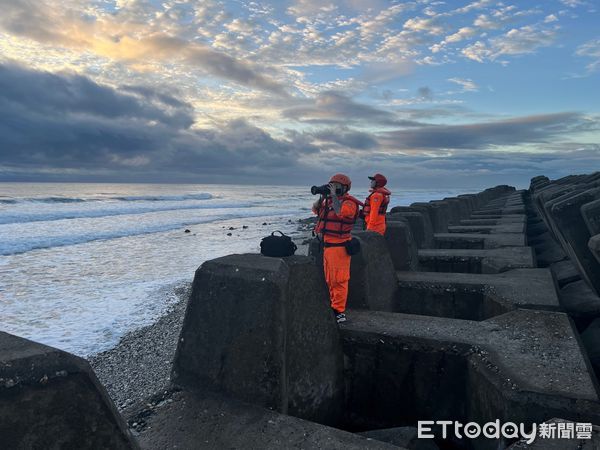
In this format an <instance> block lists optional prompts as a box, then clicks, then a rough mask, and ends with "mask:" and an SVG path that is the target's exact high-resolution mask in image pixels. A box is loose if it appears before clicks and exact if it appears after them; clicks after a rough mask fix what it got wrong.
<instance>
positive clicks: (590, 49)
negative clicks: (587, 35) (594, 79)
mask: <svg viewBox="0 0 600 450" xmlns="http://www.w3.org/2000/svg"><path fill="white" fill-rule="evenodd" d="M575 54H576V55H577V56H584V57H587V58H591V60H592V61H591V62H590V63H589V64H588V65H587V67H586V68H587V70H588V72H595V71H597V70H599V69H600V38H598V39H592V40H591V41H588V42H586V43H584V44H582V45H580V46H579V47H577V50H576V51H575Z"/></svg>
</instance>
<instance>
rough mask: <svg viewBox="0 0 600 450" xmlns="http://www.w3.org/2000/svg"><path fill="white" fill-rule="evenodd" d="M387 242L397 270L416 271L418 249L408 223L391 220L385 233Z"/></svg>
mask: <svg viewBox="0 0 600 450" xmlns="http://www.w3.org/2000/svg"><path fill="white" fill-rule="evenodd" d="M385 241H386V243H387V247H388V249H389V255H390V256H391V258H392V265H393V267H394V269H395V270H416V269H417V267H418V263H419V259H418V254H417V252H418V249H417V243H416V241H415V240H414V238H413V236H412V233H411V230H410V226H409V225H408V223H405V222H403V221H398V220H390V221H389V222H388V223H387V227H386V231H385Z"/></svg>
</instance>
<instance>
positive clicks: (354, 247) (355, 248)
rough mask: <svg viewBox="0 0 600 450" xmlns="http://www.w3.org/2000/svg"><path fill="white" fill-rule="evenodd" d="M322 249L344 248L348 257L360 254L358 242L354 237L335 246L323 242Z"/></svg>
mask: <svg viewBox="0 0 600 450" xmlns="http://www.w3.org/2000/svg"><path fill="white" fill-rule="evenodd" d="M323 247H325V248H327V247H344V248H345V249H346V253H348V255H350V256H352V255H356V254H357V253H360V241H359V240H358V239H356V238H354V237H353V238H352V239H350V240H349V241H346V242H340V243H335V244H332V243H330V242H324V243H323Z"/></svg>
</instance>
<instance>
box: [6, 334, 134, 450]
mask: <svg viewBox="0 0 600 450" xmlns="http://www.w3.org/2000/svg"><path fill="white" fill-rule="evenodd" d="M0 447H2V448H5V449H15V450H17V449H57V450H58V449H67V448H73V449H89V450H93V449H137V448H138V446H137V443H136V442H135V440H134V439H133V437H132V436H131V435H130V433H129V430H128V429H127V426H126V425H125V422H124V421H123V419H122V418H121V416H120V415H119V413H118V412H117V410H116V408H115V407H114V405H113V403H112V401H111V400H110V398H109V397H108V394H107V393H106V391H105V389H104V388H103V387H102V386H101V385H100V383H99V382H98V380H97V378H96V376H95V375H94V372H93V371H92V369H91V368H90V366H89V364H88V363H87V362H86V361H85V360H83V359H81V358H78V357H76V356H74V355H71V354H69V353H66V352H63V351H61V350H57V349H55V348H52V347H47V346H45V345H41V344H38V343H36V342H32V341H29V340H27V339H23V338H20V337H17V336H13V335H11V334H8V333H3V332H0Z"/></svg>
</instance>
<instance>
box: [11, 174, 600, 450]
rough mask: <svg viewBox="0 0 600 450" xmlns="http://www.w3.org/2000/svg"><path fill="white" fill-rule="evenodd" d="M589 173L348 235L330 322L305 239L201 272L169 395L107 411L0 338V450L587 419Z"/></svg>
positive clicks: (316, 260)
mask: <svg viewBox="0 0 600 450" xmlns="http://www.w3.org/2000/svg"><path fill="white" fill-rule="evenodd" d="M597 180H598V181H600V174H598V173H596V174H592V175H581V176H574V177H566V178H565V179H560V180H554V181H552V180H548V179H547V178H544V177H536V178H534V179H532V183H531V186H530V188H529V189H528V190H520V191H518V190H515V189H514V188H511V187H509V186H497V187H494V188H490V189H487V190H485V191H483V192H480V193H478V194H469V195H460V196H457V197H453V198H445V199H442V200H436V201H431V202H427V203H424V202H420V203H414V204H412V205H410V206H400V207H396V208H393V209H392V210H391V211H390V212H389V214H388V230H387V232H386V236H385V237H382V236H379V235H377V234H374V233H371V232H364V231H361V230H360V229H357V230H356V231H355V233H354V234H355V236H356V237H357V238H358V239H360V240H361V246H362V252H361V253H360V254H359V255H357V256H355V257H353V260H352V267H351V282H350V295H349V299H348V306H349V311H348V317H349V322H348V323H346V324H342V325H341V326H339V327H338V326H337V325H336V324H335V320H334V318H333V316H332V314H331V311H330V310H329V301H328V295H327V290H326V287H325V283H324V280H323V274H322V268H321V267H320V252H319V247H318V245H315V244H313V245H311V248H310V256H294V257H289V258H266V257H263V256H261V255H256V254H243V255H229V256H225V257H222V258H218V259H214V260H211V261H207V262H206V263H204V264H203V265H202V266H201V267H200V268H199V269H198V270H197V271H196V275H195V278H194V283H193V287H192V293H191V296H190V299H189V302H188V306H187V310H186V315H185V319H184V324H183V328H182V332H181V335H180V338H179V342H178V348H177V352H176V356H175V359H174V362H173V375H172V380H173V385H172V387H171V389H169V390H168V391H166V392H159V393H157V394H156V395H155V396H154V397H152V398H150V399H147V400H145V401H144V402H143V403H138V404H134V405H132V406H131V407H130V408H128V409H127V410H126V411H125V412H124V415H123V416H121V415H119V414H118V413H117V412H116V410H115V409H114V407H113V406H112V404H111V402H110V399H108V396H107V395H106V394H105V392H104V389H103V387H102V386H101V385H100V384H99V383H98V382H97V380H96V379H95V376H94V374H93V372H92V371H91V370H90V369H89V366H87V364H86V363H85V362H84V361H82V360H79V359H78V358H75V357H73V356H71V355H69V354H66V353H64V352H59V351H57V350H54V349H51V348H49V347H44V346H40V345H38V344H35V343H32V342H30V341H26V340H24V339H20V338H16V337H13V336H10V335H7V334H6V333H2V334H0V337H1V339H2V341H1V344H2V345H0V359H1V361H2V364H0V417H2V418H9V420H2V421H0V437H2V440H3V442H5V443H8V444H10V448H35V445H32V444H31V443H37V442H45V443H46V444H48V443H50V445H47V446H46V447H47V448H60V446H61V445H63V446H64V445H67V446H69V445H70V446H77V447H78V448H136V446H139V447H141V448H144V449H165V448H340V449H341V448H456V449H462V448H464V449H470V448H474V449H488V448H489V449H496V448H506V447H507V446H509V445H513V446H518V445H519V443H513V442H511V441H502V440H494V439H487V438H480V439H472V440H467V439H464V440H456V439H451V438H448V439H441V438H440V439H437V440H435V441H433V440H427V441H423V440H416V439H415V428H414V427H415V425H416V423H417V421H419V420H429V421H439V420H452V421H460V422H462V423H466V422H476V423H482V424H483V423H486V422H492V421H495V420H500V421H501V422H516V423H519V422H522V423H525V424H527V425H528V426H530V425H532V424H536V423H542V422H545V421H549V420H551V419H554V418H559V419H564V420H567V421H575V422H586V423H593V424H600V399H599V397H598V384H597V377H596V374H595V373H594V368H595V367H597V359H596V357H597V354H595V353H594V351H596V350H595V349H597V348H599V347H598V346H597V345H594V343H595V342H596V339H600V335H599V334H597V332H596V330H600V320H599V318H600V307H598V305H600V303H599V302H600V300H598V296H597V292H598V280H599V278H598V272H596V270H597V269H598V260H597V259H596V258H595V257H594V255H595V254H596V255H597V239H598V236H597V234H598V231H599V230H598V229H597V228H595V226H596V225H597V223H599V222H600V218H599V217H598V210H599V208H598V207H597V205H598V202H597V200H598V199H600V195H599V196H597V195H596V194H597V192H598V191H600V189H598V188H597V187H596V186H600V184H596V182H597ZM593 236H596V237H595V238H594V237H593ZM584 244H585V245H584ZM59 398H60V399H61V400H60V402H59V401H58V399H59ZM57 402H58V403H57ZM32 411H36V415H37V416H41V417H42V418H46V417H52V420H42V421H40V420H39V417H36V415H34V414H33V413H32ZM35 419H37V422H34V420H35ZM374 430H377V431H374ZM82 436H84V437H85V440H83V438H82ZM111 439H112V440H111ZM564 443H570V444H573V445H577V442H575V440H572V441H568V440H563V441H561V444H564ZM536 444H537V445H542V446H541V447H539V448H548V447H544V445H546V444H547V442H543V443H540V444H538V443H537V442H536ZM536 444H534V445H536ZM570 444H569V445H570ZM424 445H428V447H422V446H424ZM514 448H520V447H514ZM557 448H567V447H557ZM574 448H576V447H574Z"/></svg>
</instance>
